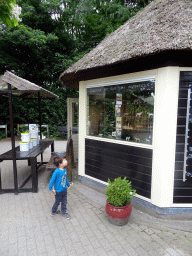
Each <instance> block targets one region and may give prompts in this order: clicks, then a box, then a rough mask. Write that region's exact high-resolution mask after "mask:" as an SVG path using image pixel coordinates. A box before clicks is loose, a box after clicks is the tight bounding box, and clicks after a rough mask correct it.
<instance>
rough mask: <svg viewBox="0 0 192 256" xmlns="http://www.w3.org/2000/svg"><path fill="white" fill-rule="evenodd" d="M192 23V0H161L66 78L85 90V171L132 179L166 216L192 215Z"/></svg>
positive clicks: (144, 199)
mask: <svg viewBox="0 0 192 256" xmlns="http://www.w3.org/2000/svg"><path fill="white" fill-rule="evenodd" d="M191 27H192V1H191V0H154V1H153V2H151V3H150V4H149V5H148V6H146V7H145V8H144V9H142V10H141V11H140V12H139V13H137V14H136V15H135V16H134V17H132V18H131V19H130V20H128V21H127V22H126V23H125V24H124V25H122V26H121V27H119V28H118V29H117V30H116V31H114V32H113V33H112V34H110V35H109V36H107V37H106V38H105V39H104V40H103V41H102V42H101V43H100V44H98V45H97V46H96V47H95V48H94V49H93V50H92V51H90V52H89V53H88V54H86V55H85V56H84V57H83V58H82V59H80V60H79V61H77V62H76V63H75V64H74V65H72V66H71V67H69V68H68V69H67V70H66V71H64V72H63V73H62V74H61V76H60V80H61V81H62V82H63V83H64V84H66V85H67V86H69V87H74V88H78V87H79V112H80V113H79V175H80V176H81V177H82V179H84V180H86V181H87V182H89V183H91V184H92V185H93V184H97V185H98V186H100V185H101V186H103V185H105V186H106V182H107V179H108V178H110V179H114V178H116V177H118V176H122V177H124V176H127V177H128V179H129V180H131V181H132V185H133V187H134V188H135V189H136V190H137V193H138V194H137V196H136V197H135V199H136V200H137V202H139V203H141V204H143V205H145V206H146V207H148V208H150V209H153V210H154V211H156V212H158V213H162V214H166V213H174V212H176V213H178V212H184V211H186V212H190V213H191V212H192V178H191V177H192V171H191V170H192V160H191V159H192V137H191V136H192V135H191V134H192V125H191V123H192V118H191V117H192V116H191V114H192V111H191V106H192V94H191V85H192V63H191V58H192V33H191ZM108 102H111V106H112V105H113V106H114V112H115V118H114V120H112V118H111V116H110V118H111V119H110V118H109V116H107V118H108V119H106V106H109V104H108ZM102 104H103V105H102ZM107 104H108V105H107ZM139 104H140V105H139ZM115 105H116V106H117V107H116V108H115ZM131 106H132V107H133V108H135V109H136V108H137V109H138V111H136V112H134V113H133V112H131V111H132V110H131ZM133 108H132V109H133ZM139 109H140V110H139ZM130 113H131V114H130ZM147 115H148V116H147ZM110 120H111V123H110V125H109V126H107V125H108V124H109V121H110ZM124 120H125V121H124ZM147 120H148V121H147ZM109 131H110V132H111V134H110V132H109ZM126 134H127V135H126Z"/></svg>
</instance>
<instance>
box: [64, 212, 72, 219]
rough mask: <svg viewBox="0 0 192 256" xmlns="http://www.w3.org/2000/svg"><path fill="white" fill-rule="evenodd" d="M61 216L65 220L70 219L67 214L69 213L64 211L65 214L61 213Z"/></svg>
mask: <svg viewBox="0 0 192 256" xmlns="http://www.w3.org/2000/svg"><path fill="white" fill-rule="evenodd" d="M62 217H64V218H65V219H67V220H70V219H71V216H70V215H69V213H67V212H66V213H65V214H62Z"/></svg>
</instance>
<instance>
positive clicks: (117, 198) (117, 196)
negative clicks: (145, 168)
mask: <svg viewBox="0 0 192 256" xmlns="http://www.w3.org/2000/svg"><path fill="white" fill-rule="evenodd" d="M105 194H106V196H107V202H108V203H109V204H111V205H113V206H116V207H120V206H125V205H127V204H129V203H130V202H131V198H132V197H133V196H134V195H135V194H136V190H135V189H132V186H131V181H129V180H127V179H126V177H124V179H121V177H119V178H116V179H115V180H114V181H113V182H112V181H110V179H108V187H107V188H106V192H105Z"/></svg>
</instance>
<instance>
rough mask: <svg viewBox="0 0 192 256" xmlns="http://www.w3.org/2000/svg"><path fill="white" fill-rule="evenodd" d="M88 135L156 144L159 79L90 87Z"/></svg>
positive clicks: (88, 90)
mask: <svg viewBox="0 0 192 256" xmlns="http://www.w3.org/2000/svg"><path fill="white" fill-rule="evenodd" d="M87 97H88V99H87V103H88V106H87V115H88V116H87V135H90V136H99V137H103V138H111V139H118V140H126V141H132V142H137V143H145V144H152V133H153V113H154V98H155V81H154V80H148V81H143V82H135V83H129V84H123V85H122V84H121V85H112V86H103V87H94V88H87Z"/></svg>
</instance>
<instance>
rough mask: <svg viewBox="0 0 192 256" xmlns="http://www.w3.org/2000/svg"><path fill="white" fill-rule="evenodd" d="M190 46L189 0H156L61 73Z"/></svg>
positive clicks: (191, 13) (191, 5)
mask: <svg viewBox="0 0 192 256" xmlns="http://www.w3.org/2000/svg"><path fill="white" fill-rule="evenodd" d="M191 49H192V1H191V0H156V1H154V2H152V3H151V4H149V5H148V6H147V7H145V8H144V9H143V10H141V11H140V12H139V13H137V14H136V15H135V16H134V17H132V18H131V19H130V20H128V21H127V22H126V23H125V24H124V25H122V26H121V27H120V28H119V29H117V30H116V31H114V32H113V33H112V34H110V35H109V36H108V37H107V38H106V39H104V40H103V41H102V42H101V43H100V44H99V45H98V46H97V47H96V48H94V49H93V50H92V51H91V52H89V53H88V54H86V55H85V56H84V57H83V58H82V59H80V60H79V61H78V62H76V63H75V64H74V65H72V66H71V67H69V68H68V69H67V70H66V71H65V72H64V73H62V74H61V76H60V80H61V81H62V82H65V76H66V79H67V75H69V74H71V75H70V77H71V78H72V77H73V74H74V75H75V74H76V73H77V72H79V71H82V70H87V69H92V68H95V67H102V66H106V65H111V64H115V63H119V62H122V61H126V60H131V59H133V58H135V57H142V56H147V55H150V54H154V53H158V52H163V51H165V50H191Z"/></svg>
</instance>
